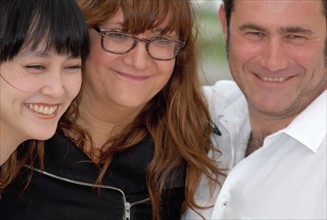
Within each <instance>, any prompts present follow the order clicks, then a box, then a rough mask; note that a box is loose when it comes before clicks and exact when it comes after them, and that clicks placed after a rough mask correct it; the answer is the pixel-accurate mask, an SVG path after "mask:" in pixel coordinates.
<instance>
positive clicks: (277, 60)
mask: <svg viewBox="0 0 327 220" xmlns="http://www.w3.org/2000/svg"><path fill="white" fill-rule="evenodd" d="M261 65H262V66H263V67H265V68H266V69H268V70H269V71H271V72H275V71H278V70H281V69H284V68H286V67H287V66H288V57H287V51H286V49H285V45H284V44H283V41H282V39H270V40H269V41H268V43H267V45H266V47H265V49H264V53H263V57H262V59H261Z"/></svg>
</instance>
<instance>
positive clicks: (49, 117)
mask: <svg viewBox="0 0 327 220" xmlns="http://www.w3.org/2000/svg"><path fill="white" fill-rule="evenodd" d="M0 73H1V77H0V103H1V105H0V107H1V108H0V118H1V124H0V126H1V127H0V128H1V137H0V138H1V139H0V140H1V143H0V145H1V146H2V147H1V152H0V153H1V158H0V164H2V163H3V162H4V161H5V160H6V159H7V158H8V156H9V155H10V154H11V153H12V152H13V151H14V150H15V148H16V147H17V146H18V144H20V143H21V142H23V141H25V140H28V139H39V140H45V139H48V138H50V137H51V136H52V135H53V134H54V132H55V130H56V128H57V123H58V120H59V118H60V117H61V116H62V114H63V113H64V112H65V110H66V109H67V108H68V106H69V104H70V103H71V101H72V100H73V99H74V98H75V97H76V95H77V94H78V92H79V89H80V86H81V59H80V58H72V57H70V56H67V55H57V54H56V53H54V52H49V51H44V50H43V49H41V48H38V49H36V50H29V49H23V50H22V51H21V52H20V53H19V54H18V55H17V56H15V57H14V58H13V59H12V60H10V61H7V62H3V63H1V64H0ZM3 146H6V147H3ZM10 147H11V148H10Z"/></svg>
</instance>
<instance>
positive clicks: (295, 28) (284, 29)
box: [239, 23, 313, 35]
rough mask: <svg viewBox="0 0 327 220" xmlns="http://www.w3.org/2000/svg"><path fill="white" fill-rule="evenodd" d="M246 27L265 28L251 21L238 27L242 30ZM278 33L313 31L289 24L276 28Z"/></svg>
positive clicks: (262, 29) (253, 28) (308, 32)
mask: <svg viewBox="0 0 327 220" xmlns="http://www.w3.org/2000/svg"><path fill="white" fill-rule="evenodd" d="M247 29H252V30H257V31H265V28H263V27H261V26H259V25H256V24H251V23H246V24H243V25H241V26H240V27H239V30H241V31H244V30H247ZM278 32H279V33H282V34H286V33H302V34H308V35H309V34H312V33H313V32H312V31H311V30H310V29H306V28H303V27H300V26H290V27H281V28H280V29H279V30H278Z"/></svg>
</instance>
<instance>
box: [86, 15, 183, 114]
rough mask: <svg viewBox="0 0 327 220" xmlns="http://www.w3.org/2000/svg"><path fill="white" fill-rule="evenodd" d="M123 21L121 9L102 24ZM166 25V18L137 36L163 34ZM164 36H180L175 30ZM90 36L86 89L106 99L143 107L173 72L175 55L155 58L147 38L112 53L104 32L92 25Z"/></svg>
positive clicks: (119, 25) (114, 24) (119, 27)
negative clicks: (125, 50)
mask: <svg viewBox="0 0 327 220" xmlns="http://www.w3.org/2000/svg"><path fill="white" fill-rule="evenodd" d="M122 24H123V14H122V12H121V11H118V12H117V13H116V15H115V16H113V17H111V18H110V19H109V20H108V21H107V22H106V23H105V24H103V25H101V26H100V28H104V29H110V30H112V29H113V30H122ZM164 27H165V22H164V23H162V24H161V25H160V26H159V27H158V28H157V29H155V30H152V29H151V30H148V31H146V32H144V33H141V34H138V35H137V36H136V37H139V38H147V39H149V38H152V37H157V36H161V34H160V30H161V29H162V28H164ZM164 36H165V37H167V38H169V39H174V40H178V36H177V35H176V33H174V32H173V33H168V34H166V35H164ZM90 39H91V49H90V56H89V58H88V60H87V61H86V71H85V80H84V82H83V85H84V86H83V89H85V90H87V91H90V92H87V94H90V95H92V96H94V97H96V98H97V99H100V100H101V101H102V102H104V103H110V104H111V105H115V106H117V107H119V108H132V109H134V110H135V109H138V110H140V109H141V108H142V107H143V106H144V105H145V104H146V103H147V102H148V101H149V100H151V99H152V98H153V97H154V96H155V95H156V94H157V93H158V92H159V91H160V90H161V89H162V88H163V87H164V86H165V85H166V83H167V82H168V80H169V78H170V77H171V75H172V73H173V69H174V65H175V59H173V60H169V61H159V60H154V59H152V58H151V57H150V56H149V54H148V52H147V50H146V47H145V43H144V42H138V43H137V45H136V46H135V47H134V48H133V49H132V50H131V51H129V52H128V53H126V54H113V53H110V52H107V51H105V50H104V49H103V48H102V47H101V36H100V35H99V33H97V32H96V31H95V30H94V29H90ZM84 94H85V93H84Z"/></svg>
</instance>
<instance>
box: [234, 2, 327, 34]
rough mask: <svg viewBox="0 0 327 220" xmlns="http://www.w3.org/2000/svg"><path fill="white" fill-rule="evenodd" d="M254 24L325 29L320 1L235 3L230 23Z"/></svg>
mask: <svg viewBox="0 0 327 220" xmlns="http://www.w3.org/2000/svg"><path fill="white" fill-rule="evenodd" d="M235 22H237V23H240V22H244V23H255V24H259V25H263V26H269V27H275V26H276V27H282V26H285V27H287V26H304V27H307V28H309V27H314V26H317V28H318V26H319V28H321V27H322V26H324V27H322V28H325V29H326V17H325V15H324V13H323V3H322V1H321V0H301V1H297V0H296V1H295V0H282V1H281V0H264V1H262V0H242V1H235V7H234V10H233V13H232V17H231V23H235Z"/></svg>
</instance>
